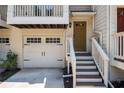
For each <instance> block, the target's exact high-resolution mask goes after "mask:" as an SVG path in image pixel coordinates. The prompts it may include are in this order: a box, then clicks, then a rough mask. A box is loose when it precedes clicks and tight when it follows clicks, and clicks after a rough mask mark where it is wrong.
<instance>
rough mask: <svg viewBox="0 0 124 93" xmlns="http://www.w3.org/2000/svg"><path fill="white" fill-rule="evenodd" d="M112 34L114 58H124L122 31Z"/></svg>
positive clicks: (123, 36) (123, 33)
mask: <svg viewBox="0 0 124 93" xmlns="http://www.w3.org/2000/svg"><path fill="white" fill-rule="evenodd" d="M114 36H115V38H114V39H115V40H114V41H115V45H114V46H115V49H114V50H115V58H119V59H123V60H124V32H120V33H116V34H115V35H114Z"/></svg>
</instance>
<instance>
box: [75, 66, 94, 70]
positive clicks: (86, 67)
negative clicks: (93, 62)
mask: <svg viewBox="0 0 124 93" xmlns="http://www.w3.org/2000/svg"><path fill="white" fill-rule="evenodd" d="M76 69H96V66H77V67H76Z"/></svg>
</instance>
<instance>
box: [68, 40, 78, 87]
mask: <svg viewBox="0 0 124 93" xmlns="http://www.w3.org/2000/svg"><path fill="white" fill-rule="evenodd" d="M66 42H67V43H66V59H67V63H68V64H69V63H70V64H71V66H72V74H73V87H76V56H75V52H74V47H73V39H72V38H67V39H66ZM68 68H69V67H68Z"/></svg>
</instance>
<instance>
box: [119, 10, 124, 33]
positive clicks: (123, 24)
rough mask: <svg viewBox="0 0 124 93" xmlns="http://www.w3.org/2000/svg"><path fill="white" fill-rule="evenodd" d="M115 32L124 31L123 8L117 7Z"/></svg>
mask: <svg viewBox="0 0 124 93" xmlns="http://www.w3.org/2000/svg"><path fill="white" fill-rule="evenodd" d="M117 32H124V8H118V9H117Z"/></svg>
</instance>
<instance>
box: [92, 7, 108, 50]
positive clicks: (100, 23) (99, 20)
mask: <svg viewBox="0 0 124 93" xmlns="http://www.w3.org/2000/svg"><path fill="white" fill-rule="evenodd" d="M94 11H95V12H96V16H95V18H94V30H95V31H100V32H101V33H102V42H101V43H102V47H103V49H104V51H105V52H107V51H108V49H107V48H108V46H107V35H108V34H107V32H108V8H107V6H105V5H100V6H99V5H96V6H94Z"/></svg>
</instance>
